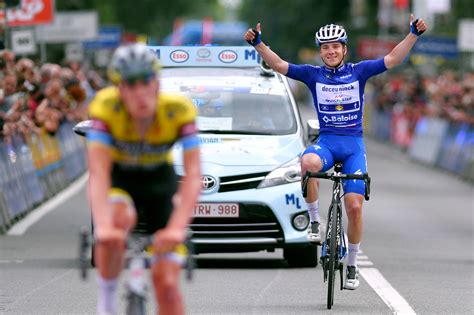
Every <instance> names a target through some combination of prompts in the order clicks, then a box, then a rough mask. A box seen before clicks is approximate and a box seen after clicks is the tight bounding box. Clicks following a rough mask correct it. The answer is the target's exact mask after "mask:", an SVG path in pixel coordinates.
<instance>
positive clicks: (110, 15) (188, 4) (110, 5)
mask: <svg viewBox="0 0 474 315" xmlns="http://www.w3.org/2000/svg"><path fill="white" fill-rule="evenodd" d="M56 9H57V10H58V11H71V10H97V12H98V14H99V22H100V24H102V25H106V24H115V25H120V26H122V28H123V30H124V31H125V32H133V33H139V34H145V35H147V36H150V37H153V38H155V39H156V40H157V41H161V40H162V39H163V38H164V37H165V36H166V35H168V34H169V33H171V31H172V29H173V22H174V21H175V19H177V18H185V19H186V18H203V17H206V16H210V17H213V18H219V16H218V15H219V12H220V11H219V10H218V2H217V0H200V1H188V0H173V1H163V0H140V1H136V0H135V1H133V0H121V1H116V0H66V1H56Z"/></svg>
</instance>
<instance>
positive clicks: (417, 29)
mask: <svg viewBox="0 0 474 315" xmlns="http://www.w3.org/2000/svg"><path fill="white" fill-rule="evenodd" d="M427 29H428V25H426V23H425V21H424V20H423V19H416V20H415V16H414V15H413V14H411V15H410V32H411V33H412V34H415V35H416V36H420V35H421V34H423V33H424V32H425V31H426V30H427Z"/></svg>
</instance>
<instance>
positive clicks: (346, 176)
mask: <svg viewBox="0 0 474 315" xmlns="http://www.w3.org/2000/svg"><path fill="white" fill-rule="evenodd" d="M309 178H322V179H330V180H333V181H335V180H340V179H341V180H349V179H360V180H363V181H364V183H365V192H364V197H365V200H369V199H370V181H371V179H370V176H369V174H368V173H364V174H342V173H338V172H333V173H312V172H306V174H305V176H304V177H303V181H302V185H301V188H302V194H303V197H304V198H306V196H307V186H308V179H309Z"/></svg>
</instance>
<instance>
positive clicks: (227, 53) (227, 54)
mask: <svg viewBox="0 0 474 315" xmlns="http://www.w3.org/2000/svg"><path fill="white" fill-rule="evenodd" d="M218 57H219V60H220V61H222V62H224V63H232V62H234V61H236V60H237V53H236V52H235V51H233V50H223V51H221V52H220V53H219V56H218Z"/></svg>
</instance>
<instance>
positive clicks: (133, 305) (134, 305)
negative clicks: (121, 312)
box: [126, 292, 146, 315]
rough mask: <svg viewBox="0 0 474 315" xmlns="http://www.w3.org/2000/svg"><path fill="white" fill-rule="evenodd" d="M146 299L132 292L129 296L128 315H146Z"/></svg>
mask: <svg viewBox="0 0 474 315" xmlns="http://www.w3.org/2000/svg"><path fill="white" fill-rule="evenodd" d="M145 301H146V300H145V298H144V297H143V296H140V295H137V294H134V293H132V292H130V293H129V294H128V296H127V312H126V314H127V315H146V310H145Z"/></svg>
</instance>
